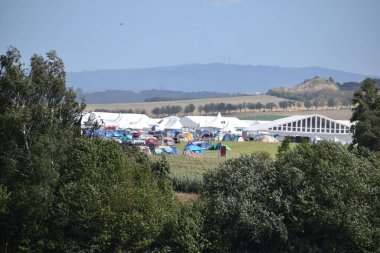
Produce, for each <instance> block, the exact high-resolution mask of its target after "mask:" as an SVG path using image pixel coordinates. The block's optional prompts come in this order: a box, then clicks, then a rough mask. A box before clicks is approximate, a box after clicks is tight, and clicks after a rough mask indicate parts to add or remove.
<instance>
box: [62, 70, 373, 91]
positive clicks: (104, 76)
mask: <svg viewBox="0 0 380 253" xmlns="http://www.w3.org/2000/svg"><path fill="white" fill-rule="evenodd" d="M316 75H318V76H321V77H325V78H329V77H332V78H334V80H335V81H337V82H340V83H343V82H360V81H362V80H363V79H365V78H366V76H365V75H361V74H354V73H348V72H343V71H338V70H332V69H326V68H319V67H307V68H284V67H276V66H252V65H235V64H220V63H214V64H187V65H178V66H171V67H156V68H145V69H120V70H97V71H86V72H69V73H67V84H68V85H69V86H73V87H74V88H75V89H78V88H80V89H82V90H83V91H84V92H96V91H105V90H131V91H134V92H138V91H142V90H152V89H165V90H180V91H187V92H196V91H217V92H223V93H237V92H241V93H256V92H266V91H267V90H268V89H271V88H274V87H280V86H283V87H289V86H293V85H294V84H297V83H301V82H302V81H303V80H305V79H308V78H310V77H312V76H316Z"/></svg>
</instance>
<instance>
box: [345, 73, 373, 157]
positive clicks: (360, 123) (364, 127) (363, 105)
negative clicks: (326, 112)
mask: <svg viewBox="0 0 380 253" xmlns="http://www.w3.org/2000/svg"><path fill="white" fill-rule="evenodd" d="M352 104H353V106H354V109H353V112H352V117H351V122H354V125H353V127H352V131H353V144H358V145H360V146H364V147H367V148H369V149H370V150H374V151H380V95H379V89H378V88H376V83H375V81H374V80H372V79H369V78H367V79H365V80H364V81H363V83H362V85H361V87H360V89H359V90H358V91H356V92H355V93H354V96H353V99H352Z"/></svg>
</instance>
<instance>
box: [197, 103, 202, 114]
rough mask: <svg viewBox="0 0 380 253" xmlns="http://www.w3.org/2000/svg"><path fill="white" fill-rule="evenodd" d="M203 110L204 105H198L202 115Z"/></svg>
mask: <svg viewBox="0 0 380 253" xmlns="http://www.w3.org/2000/svg"><path fill="white" fill-rule="evenodd" d="M202 111H203V105H198V112H199V114H200V115H202Z"/></svg>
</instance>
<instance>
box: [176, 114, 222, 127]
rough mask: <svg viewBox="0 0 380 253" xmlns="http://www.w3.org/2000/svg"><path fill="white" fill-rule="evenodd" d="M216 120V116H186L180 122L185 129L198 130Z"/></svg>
mask: <svg viewBox="0 0 380 253" xmlns="http://www.w3.org/2000/svg"><path fill="white" fill-rule="evenodd" d="M214 119H215V117H214V116H184V117H182V118H181V120H180V122H181V123H182V125H183V126H184V127H187V128H190V129H195V130H198V129H201V128H203V127H204V126H205V125H206V124H207V123H208V122H210V121H212V120H214Z"/></svg>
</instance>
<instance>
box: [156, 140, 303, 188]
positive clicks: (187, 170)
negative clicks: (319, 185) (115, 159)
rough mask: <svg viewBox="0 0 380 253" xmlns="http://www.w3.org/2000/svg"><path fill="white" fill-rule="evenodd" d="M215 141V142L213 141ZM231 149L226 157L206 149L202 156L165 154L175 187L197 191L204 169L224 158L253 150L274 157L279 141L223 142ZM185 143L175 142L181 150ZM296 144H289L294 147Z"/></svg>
mask: <svg viewBox="0 0 380 253" xmlns="http://www.w3.org/2000/svg"><path fill="white" fill-rule="evenodd" d="M214 143H216V142H214ZM224 144H226V145H227V146H229V147H230V148H231V149H232V150H231V151H228V152H227V158H224V157H219V152H218V151H214V150H206V152H205V156H204V157H202V158H193V157H184V156H182V155H181V156H166V159H167V161H168V162H169V164H170V168H171V172H170V177H171V178H173V180H174V184H175V188H176V190H178V191H184V192H197V190H199V187H200V186H201V184H202V176H203V174H204V173H205V172H206V171H209V170H213V169H216V168H217V167H218V165H219V164H220V163H222V162H224V161H226V159H230V158H234V157H239V156H240V155H242V154H251V153H254V152H268V153H269V154H270V155H271V156H272V157H273V158H275V156H276V153H277V149H278V146H279V145H280V143H261V142H224ZM185 145H186V143H179V144H177V147H178V149H179V150H180V151H181V152H182V151H183V148H184V146H185ZM295 145H296V144H291V147H294V146H295ZM151 159H153V160H157V159H161V156H151Z"/></svg>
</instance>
